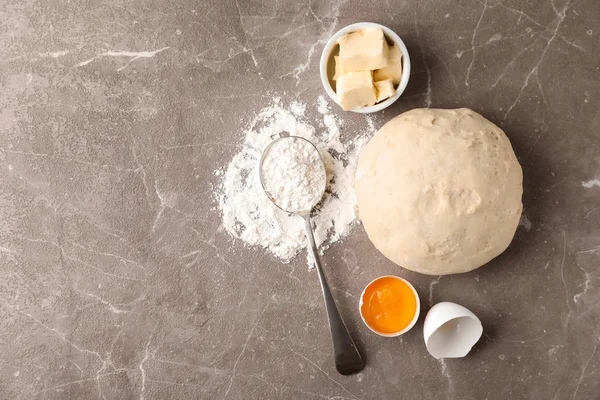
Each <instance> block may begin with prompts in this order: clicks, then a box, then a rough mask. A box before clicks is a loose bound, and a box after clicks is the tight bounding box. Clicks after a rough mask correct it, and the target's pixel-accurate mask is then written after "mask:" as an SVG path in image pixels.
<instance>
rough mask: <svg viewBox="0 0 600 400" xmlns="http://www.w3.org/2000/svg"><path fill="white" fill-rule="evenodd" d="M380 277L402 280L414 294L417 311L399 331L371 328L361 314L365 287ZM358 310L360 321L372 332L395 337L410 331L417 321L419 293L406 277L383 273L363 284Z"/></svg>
mask: <svg viewBox="0 0 600 400" xmlns="http://www.w3.org/2000/svg"><path fill="white" fill-rule="evenodd" d="M382 278H394V279H399V280H401V281H402V282H404V283H406V284H407V285H408V287H410V288H411V289H412V292H413V293H414V295H415V299H416V301H417V311H416V312H415V316H414V317H413V319H412V321H410V324H408V326H407V327H406V328H404V329H402V330H401V331H400V332H394V333H383V332H379V331H376V330H375V329H373V328H371V326H370V325H369V324H368V323H367V321H365V317H364V316H363V313H362V305H363V298H364V297H365V292H366V291H367V288H368V287H369V286H371V285H372V284H373V283H374V282H376V281H378V280H379V279H382ZM358 312H359V313H360V318H361V319H362V321H363V322H364V324H365V325H366V326H367V328H369V329H370V330H371V331H372V332H374V333H376V334H378V335H379V336H383V337H396V336H400V335H403V334H405V333H406V332H408V331H410V329H411V328H412V327H413V326H415V324H416V323H417V320H418V319H419V315H420V314H421V300H420V299H419V294H418V293H417V290H416V289H415V287H414V286H413V285H411V283H410V282H409V281H407V280H406V279H403V278H400V277H399V276H395V275H384V276H380V277H379V278H377V279H373V280H372V281H371V282H369V284H368V285H367V286H365V289H364V290H363V291H362V293H361V295H360V301H359V304H358Z"/></svg>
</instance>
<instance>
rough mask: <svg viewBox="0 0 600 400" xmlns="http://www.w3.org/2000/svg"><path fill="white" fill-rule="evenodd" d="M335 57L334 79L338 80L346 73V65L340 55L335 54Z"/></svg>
mask: <svg viewBox="0 0 600 400" xmlns="http://www.w3.org/2000/svg"><path fill="white" fill-rule="evenodd" d="M333 58H334V59H335V74H334V75H333V80H334V81H337V80H338V79H339V78H340V76H342V75H344V67H343V66H342V61H341V60H340V57H339V56H334V57H333Z"/></svg>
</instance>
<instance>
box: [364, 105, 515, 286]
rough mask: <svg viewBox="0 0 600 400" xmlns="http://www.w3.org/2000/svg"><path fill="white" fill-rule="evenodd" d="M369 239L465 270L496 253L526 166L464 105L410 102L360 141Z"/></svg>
mask: <svg viewBox="0 0 600 400" xmlns="http://www.w3.org/2000/svg"><path fill="white" fill-rule="evenodd" d="M355 189H356V196H357V200H358V208H359V212H360V217H361V220H362V222H363V225H364V227H365V230H366V231H367V234H368V235H369V238H370V239H371V241H372V242H373V244H374V245H375V247H377V249H379V250H380V251H381V252H382V253H383V255H385V256H386V257H387V258H389V259H390V260H392V261H393V262H395V263H396V264H398V265H400V266H402V267H404V268H406V269H410V270H412V271H416V272H420V273H423V274H428V275H446V274H456V273H461V272H467V271H471V270H473V269H475V268H478V267H480V266H482V265H483V264H485V263H487V262H488V261H490V260H491V259H493V258H494V257H496V256H498V255H499V254H500V253H502V252H503V251H504V250H505V249H506V248H507V247H508V245H509V243H510V241H511V240H512V238H513V236H514V234H515V231H516V229H517V225H518V224H519V218H520V216H521V210H522V208H523V206H522V204H521V196H522V194H523V172H522V170H521V166H520V165H519V162H518V161H517V158H516V156H515V153H514V151H513V149H512V146H511V145H510V142H509V140H508V138H507V137H506V135H505V134H504V132H503V131H502V130H501V129H500V128H498V127H497V126H496V125H494V124H493V123H491V122H490V121H488V120H487V119H485V118H484V117H482V116H481V115H479V114H477V113H476V112H474V111H472V110H469V109H467V108H460V109H456V110H441V109H416V110H411V111H408V112H405V113H404V114H401V115H399V116H397V117H396V118H394V119H392V120H391V121H389V122H388V123H387V124H385V125H384V126H383V127H382V128H381V129H380V130H379V131H378V132H377V133H376V134H375V136H374V137H373V138H372V139H371V140H370V141H369V143H368V144H367V145H366V146H365V147H364V148H363V149H362V151H361V153H360V158H359V160H358V166H357V170H356V180H355Z"/></svg>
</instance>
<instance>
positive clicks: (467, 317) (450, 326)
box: [423, 301, 483, 359]
mask: <svg viewBox="0 0 600 400" xmlns="http://www.w3.org/2000/svg"><path fill="white" fill-rule="evenodd" d="M482 333H483V327H482V326H481V321H480V320H479V318H477V316H476V315H475V314H473V313H472V312H471V311H469V310H468V309H466V308H465V307H463V306H461V305H459V304H455V303H450V302H448V301H445V302H442V303H438V304H436V305H434V306H433V307H431V309H430V310H429V312H428V313H427V316H426V317H425V322H424V323H423V339H424V340H425V346H426V347H427V351H429V354H431V355H432V356H433V357H435V358H437V359H440V358H460V357H464V356H466V355H467V354H468V353H469V351H471V348H472V347H473V346H474V345H475V343H477V341H478V340H479V338H481V334H482Z"/></svg>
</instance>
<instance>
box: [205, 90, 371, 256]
mask: <svg viewBox="0 0 600 400" xmlns="http://www.w3.org/2000/svg"><path fill="white" fill-rule="evenodd" d="M317 103H318V108H317V111H318V113H319V114H318V115H319V118H320V119H321V121H314V122H313V123H311V122H309V120H308V118H307V117H306V115H305V112H306V111H307V107H306V105H305V104H302V103H299V102H298V101H294V102H293V103H292V104H290V105H288V106H286V105H284V104H283V103H282V101H281V100H280V99H274V101H273V103H272V104H271V105H269V106H268V107H266V108H264V109H263V110H261V111H260V112H258V113H257V114H256V115H255V116H254V117H253V119H252V121H251V122H250V124H249V126H248V128H247V129H246V130H245V131H244V139H243V143H242V148H241V150H240V152H239V153H237V154H236V155H235V156H234V157H233V158H232V160H231V161H230V162H229V164H228V165H227V166H226V167H224V168H223V170H219V171H217V173H216V175H217V176H219V178H220V179H221V181H220V184H219V187H218V189H217V192H216V200H217V202H218V208H219V210H220V212H221V216H222V218H223V226H224V228H225V230H226V231H227V232H228V233H229V234H230V235H231V236H233V237H235V238H237V239H241V240H242V241H243V242H244V243H245V244H247V245H250V246H261V247H264V248H266V249H267V250H268V251H270V252H271V253H272V254H273V255H274V256H275V257H277V258H279V259H280V260H282V261H284V262H288V261H290V260H291V259H292V258H293V257H294V256H295V255H296V254H297V253H298V252H299V251H300V250H302V249H303V248H305V247H306V241H305V238H304V226H303V220H302V218H300V217H297V216H293V215H292V216H290V215H288V214H287V213H285V212H283V211H281V210H279V209H278V208H277V207H275V206H274V205H273V204H272V203H271V201H270V200H269V199H268V197H267V195H266V194H265V193H264V191H263V189H262V187H261V184H260V177H259V174H258V163H259V160H260V157H261V154H262V152H263V150H264V149H265V148H266V147H267V146H268V145H269V143H271V142H272V141H273V140H274V139H277V138H279V137H280V136H282V134H283V135H285V134H286V132H287V133H289V134H290V135H295V136H301V137H304V138H306V139H308V140H310V141H311V142H312V143H314V144H315V146H316V147H317V148H318V149H319V152H320V153H321V156H322V158H323V162H324V163H325V168H326V170H327V188H326V191H325V195H324V196H323V200H322V201H321V202H320V203H319V204H317V205H316V206H315V208H314V210H313V214H312V221H313V225H314V226H315V240H316V242H317V245H318V246H319V248H320V250H321V252H323V251H324V250H325V249H327V248H328V247H329V246H330V245H331V244H333V243H335V242H337V241H339V240H341V239H343V238H344V237H345V236H347V235H348V233H349V232H350V230H351V229H352V226H353V225H354V224H355V222H356V220H357V208H356V198H355V195H354V187H353V183H354V171H355V167H356V162H357V159H358V153H359V151H360V149H361V147H362V145H363V144H364V143H365V142H366V141H367V139H368V137H369V136H370V134H371V133H372V132H365V133H362V134H360V135H357V136H355V137H354V138H353V139H351V140H350V141H348V142H345V143H344V142H342V141H341V137H340V127H341V123H340V121H339V120H338V118H336V116H335V114H333V112H332V111H331V107H330V106H329V105H328V104H327V101H326V100H325V98H324V97H322V96H321V97H320V98H319V99H318V101H317Z"/></svg>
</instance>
